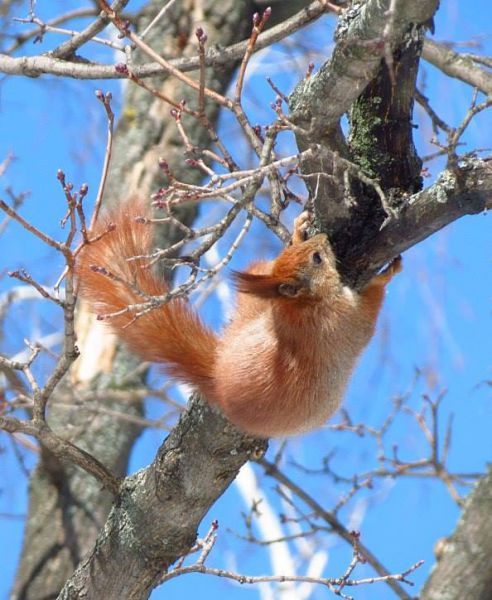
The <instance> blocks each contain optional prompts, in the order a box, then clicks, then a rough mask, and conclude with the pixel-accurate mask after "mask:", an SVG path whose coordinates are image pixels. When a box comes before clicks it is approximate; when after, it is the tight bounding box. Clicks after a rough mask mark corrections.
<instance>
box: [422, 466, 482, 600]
mask: <svg viewBox="0 0 492 600" xmlns="http://www.w3.org/2000/svg"><path fill="white" fill-rule="evenodd" d="M440 547H441V548H440V551H439V557H438V562H437V564H436V565H435V567H434V569H433V570H432V573H431V575H430V577H429V579H428V580H427V583H426V584H425V586H424V588H423V590H422V592H421V595H420V600H461V599H462V598H466V600H490V598H492V568H491V558H490V557H491V556H492V472H491V471H490V469H489V472H488V474H487V475H485V477H483V478H482V479H481V480H480V481H479V482H478V484H477V485H476V487H475V489H474V490H473V491H472V492H471V493H470V495H469V496H468V498H467V500H466V502H465V506H464V508H463V514H462V515H461V517H460V520H459V521H458V525H457V526H456V529H455V531H454V533H453V534H452V535H451V536H450V537H449V538H447V539H445V540H442V541H441V542H440Z"/></svg>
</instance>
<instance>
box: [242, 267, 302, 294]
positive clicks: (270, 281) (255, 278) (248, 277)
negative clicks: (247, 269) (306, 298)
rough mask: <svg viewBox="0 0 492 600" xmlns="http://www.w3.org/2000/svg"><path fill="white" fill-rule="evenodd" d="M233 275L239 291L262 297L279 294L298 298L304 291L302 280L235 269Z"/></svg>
mask: <svg viewBox="0 0 492 600" xmlns="http://www.w3.org/2000/svg"><path fill="white" fill-rule="evenodd" d="M232 277H233V280H234V284H235V286H236V289H237V291H238V292H241V293H242V294H253V295H255V296H259V297H260V298H276V297H278V296H285V297H287V298H296V297H297V296H299V295H300V294H301V293H302V291H303V285H302V283H301V282H300V281H296V280H292V281H290V280H289V281H285V280H282V279H281V278H279V277H276V276H274V275H255V274H254V273H243V272H240V271H234V272H233V273H232Z"/></svg>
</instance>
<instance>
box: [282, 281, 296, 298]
mask: <svg viewBox="0 0 492 600" xmlns="http://www.w3.org/2000/svg"><path fill="white" fill-rule="evenodd" d="M301 292H302V285H301V284H300V283H298V282H295V283H281V284H280V285H279V286H278V293H279V294H280V295H281V296H287V298H297V296H299V295H300V294H301Z"/></svg>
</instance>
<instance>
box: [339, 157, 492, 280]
mask: <svg viewBox="0 0 492 600" xmlns="http://www.w3.org/2000/svg"><path fill="white" fill-rule="evenodd" d="M491 208H492V161H490V160H486V161H485V160H484V161H483V160H480V159H478V158H476V159H468V160H466V161H464V162H463V164H461V165H460V166H459V167H457V168H456V169H455V170H454V171H449V170H445V171H443V172H442V173H441V175H440V176H439V178H438V179H437V181H436V183H434V184H433V185H431V186H430V187H429V188H427V189H425V190H423V191H422V192H419V193H417V194H414V195H413V196H411V197H410V198H409V199H408V201H407V203H406V204H405V206H404V207H403V208H402V209H401V211H400V213H399V215H398V217H397V218H396V219H395V220H393V221H391V222H389V223H388V224H387V225H386V226H385V227H384V228H383V229H382V230H381V231H380V232H379V234H377V235H375V236H374V238H372V240H370V241H369V243H367V244H361V245H358V246H354V248H353V249H352V252H351V253H350V256H347V261H348V262H349V263H350V264H351V267H355V268H356V270H357V271H359V272H363V273H364V274H363V277H362V278H359V279H358V282H359V284H361V283H362V282H363V281H367V279H368V278H370V277H371V275H372V274H374V273H375V272H376V271H377V270H378V269H380V268H381V267H382V266H383V265H384V264H385V263H387V262H389V261H390V260H391V259H392V258H394V257H395V256H397V255H398V254H401V253H402V252H404V251H405V250H408V249H409V248H411V247H412V246H415V245H416V244H418V243H419V242H421V241H422V240H425V239H426V238H427V237H429V236H430V235H432V234H433V233H436V232H437V231H439V230H440V229H442V228H443V227H445V226H446V225H449V224H450V223H452V222H453V221H456V220H457V219H459V218H461V217H464V216H466V215H475V214H478V213H481V212H485V211H487V210H490V209H491Z"/></svg>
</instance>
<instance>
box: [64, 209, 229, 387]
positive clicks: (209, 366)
mask: <svg viewBox="0 0 492 600" xmlns="http://www.w3.org/2000/svg"><path fill="white" fill-rule="evenodd" d="M147 214H148V210H147V209H146V208H145V207H144V206H143V205H142V204H141V203H139V202H134V203H127V204H126V205H125V206H124V207H121V206H120V207H118V209H117V211H116V210H115V211H114V212H112V211H110V212H108V213H106V215H104V216H103V217H102V218H100V219H99V222H98V224H97V225H96V227H95V229H94V230H93V231H91V232H90V237H91V239H96V241H94V242H91V243H90V244H88V245H87V246H85V247H84V248H83V249H82V250H81V252H80V254H79V256H78V257H77V260H76V265H75V274H76V278H77V281H78V289H79V294H80V296H81V297H82V298H83V299H84V300H86V301H87V303H88V305H89V308H90V310H91V312H93V313H95V314H98V315H108V314H111V313H115V312H118V311H121V310H124V309H125V308H126V307H127V306H128V305H130V304H142V303H143V302H145V301H146V299H145V297H144V296H143V295H142V294H145V295H149V296H157V295H163V294H165V293H166V292H167V287H166V284H165V283H164V282H163V281H160V280H159V279H158V277H157V276H156V275H155V274H154V273H153V272H152V269H150V268H148V259H146V258H137V259H134V260H128V259H132V258H133V257H145V256H148V255H149V254H150V252H151V251H152V228H151V227H149V226H148V225H145V224H144V223H142V222H138V221H139V217H140V218H141V217H142V216H143V217H145V216H146V215H147ZM140 220H141V219H140ZM97 238H99V239H97ZM107 322H108V324H109V325H110V326H111V328H112V329H113V331H114V332H115V333H116V334H117V335H118V337H119V338H120V339H121V340H122V341H123V342H124V343H125V344H126V345H127V346H128V347H129V348H130V349H131V350H132V351H133V352H135V353H137V354H139V355H140V356H141V357H142V358H144V359H145V360H149V361H152V362H159V363H164V365H165V368H166V372H167V373H168V374H169V375H170V376H171V377H172V378H173V379H176V380H178V381H181V382H184V383H188V384H191V385H193V386H195V387H198V388H199V389H200V391H201V392H202V393H203V394H204V395H205V396H207V397H208V398H209V399H212V398H211V397H210V396H213V366H214V361H215V350H216V346H217V336H216V335H215V334H214V333H213V332H212V331H211V330H210V329H209V328H208V327H206V326H205V325H204V324H203V323H202V321H201V320H200V318H199V316H198V315H197V313H196V312H195V311H194V310H193V308H192V307H191V306H190V305H189V303H188V302H187V300H184V299H181V298H179V299H175V300H171V301H170V302H168V303H167V304H164V305H162V306H159V307H158V308H156V309H153V310H151V311H149V312H147V313H145V314H144V315H142V316H141V317H138V318H136V319H135V313H134V312H132V311H128V312H124V313H123V314H121V315H118V316H114V317H111V318H108V320H107Z"/></svg>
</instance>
